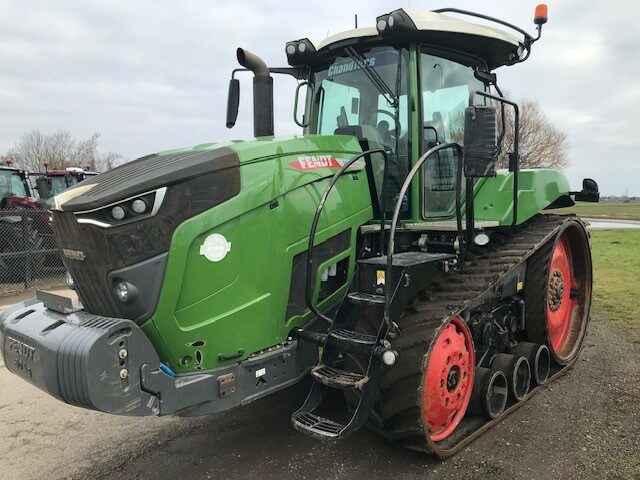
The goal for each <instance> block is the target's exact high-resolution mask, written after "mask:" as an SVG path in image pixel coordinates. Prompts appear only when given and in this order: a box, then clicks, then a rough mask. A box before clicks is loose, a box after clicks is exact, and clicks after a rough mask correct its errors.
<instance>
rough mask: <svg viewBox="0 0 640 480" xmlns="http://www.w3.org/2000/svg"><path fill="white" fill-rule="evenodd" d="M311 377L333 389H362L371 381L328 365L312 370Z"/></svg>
mask: <svg viewBox="0 0 640 480" xmlns="http://www.w3.org/2000/svg"><path fill="white" fill-rule="evenodd" d="M311 375H313V378H314V379H315V380H317V381H318V382H320V383H322V384H324V385H327V386H328V387H333V388H352V387H353V388H357V389H362V387H363V386H364V384H365V383H367V382H368V381H369V379H368V378H367V377H365V376H364V375H361V374H359V373H353V372H346V371H344V370H340V369H339V368H334V367H329V366H328V365H322V364H321V365H318V366H316V367H314V368H313V370H311Z"/></svg>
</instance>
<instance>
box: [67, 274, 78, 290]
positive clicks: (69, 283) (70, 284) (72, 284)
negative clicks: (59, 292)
mask: <svg viewBox="0 0 640 480" xmlns="http://www.w3.org/2000/svg"><path fill="white" fill-rule="evenodd" d="M64 280H65V282H67V287H69V288H70V289H71V290H75V289H76V283H75V282H74V281H73V277H72V276H71V274H70V273H69V272H67V273H65V274H64Z"/></svg>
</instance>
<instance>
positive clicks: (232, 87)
mask: <svg viewBox="0 0 640 480" xmlns="http://www.w3.org/2000/svg"><path fill="white" fill-rule="evenodd" d="M239 106H240V80H238V79H237V78H232V79H231V80H229V95H228V96H227V128H233V126H234V125H235V124H236V120H237V119H238V107H239Z"/></svg>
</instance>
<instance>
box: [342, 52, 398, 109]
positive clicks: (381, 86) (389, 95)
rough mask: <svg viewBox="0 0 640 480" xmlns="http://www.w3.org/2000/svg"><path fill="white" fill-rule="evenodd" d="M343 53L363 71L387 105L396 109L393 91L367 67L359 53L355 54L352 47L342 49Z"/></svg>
mask: <svg viewBox="0 0 640 480" xmlns="http://www.w3.org/2000/svg"><path fill="white" fill-rule="evenodd" d="M344 51H345V52H346V54H347V55H349V57H350V58H351V60H353V61H354V62H356V64H357V65H358V66H359V67H360V68H361V69H362V70H363V71H364V73H365V75H366V76H367V78H369V80H371V83H373V84H374V85H375V87H376V88H377V89H378V90H379V91H380V93H381V94H382V95H384V96H385V98H386V100H387V103H388V104H389V105H391V106H392V107H397V106H398V97H396V95H395V93H393V90H391V88H389V85H387V84H386V83H385V81H384V80H383V79H382V77H381V76H380V74H379V73H378V72H377V70H376V69H375V68H373V67H372V66H370V65H368V64H367V62H366V59H365V58H364V57H363V56H362V55H361V54H360V53H358V52H356V51H355V50H354V49H353V47H344ZM389 99H391V101H389Z"/></svg>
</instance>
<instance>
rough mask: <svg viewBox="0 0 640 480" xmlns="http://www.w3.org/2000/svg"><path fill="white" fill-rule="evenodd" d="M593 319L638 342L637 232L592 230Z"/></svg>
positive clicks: (639, 244)
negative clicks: (599, 319) (612, 325)
mask: <svg viewBox="0 0 640 480" xmlns="http://www.w3.org/2000/svg"><path fill="white" fill-rule="evenodd" d="M591 249H592V255H593V271H594V278H593V280H594V285H593V310H594V315H593V317H594V318H598V317H603V318H604V319H606V320H609V321H611V322H613V323H614V324H616V325H618V326H620V327H622V328H624V329H625V330H627V331H628V332H629V334H630V335H631V337H632V339H633V340H634V341H636V342H640V230H594V231H592V232H591Z"/></svg>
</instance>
